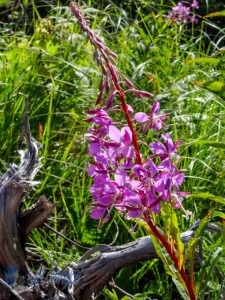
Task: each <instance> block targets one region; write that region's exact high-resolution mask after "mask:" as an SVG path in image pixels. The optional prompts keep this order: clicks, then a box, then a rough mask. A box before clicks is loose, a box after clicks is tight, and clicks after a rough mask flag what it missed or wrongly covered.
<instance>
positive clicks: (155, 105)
mask: <svg viewBox="0 0 225 300" xmlns="http://www.w3.org/2000/svg"><path fill="white" fill-rule="evenodd" d="M159 109H160V104H159V102H158V101H155V102H154V103H153V105H152V111H151V114H156V113H158V112H159Z"/></svg>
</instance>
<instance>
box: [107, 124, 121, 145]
mask: <svg viewBox="0 0 225 300" xmlns="http://www.w3.org/2000/svg"><path fill="white" fill-rule="evenodd" d="M109 137H110V139H111V140H113V141H115V142H117V143H120V139H121V133H120V130H119V129H118V128H117V127H116V126H114V125H110V126H109Z"/></svg>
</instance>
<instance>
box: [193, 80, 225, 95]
mask: <svg viewBox="0 0 225 300" xmlns="http://www.w3.org/2000/svg"><path fill="white" fill-rule="evenodd" d="M193 84H196V85H197V86H199V87H201V88H204V89H206V90H208V91H210V92H211V93H213V94H215V95H217V96H219V97H221V98H222V99H223V100H225V83H224V82H222V81H218V80H216V81H211V80H210V81H205V82H201V81H193Z"/></svg>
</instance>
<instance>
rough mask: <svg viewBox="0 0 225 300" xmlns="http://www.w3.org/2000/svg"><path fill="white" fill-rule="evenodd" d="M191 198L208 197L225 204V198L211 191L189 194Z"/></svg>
mask: <svg viewBox="0 0 225 300" xmlns="http://www.w3.org/2000/svg"><path fill="white" fill-rule="evenodd" d="M189 198H200V199H207V200H211V201H214V202H217V203H221V204H225V199H224V198H223V197H220V196H216V195H213V194H211V193H194V194H191V195H190V196H189Z"/></svg>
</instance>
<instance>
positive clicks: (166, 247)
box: [145, 216, 196, 300]
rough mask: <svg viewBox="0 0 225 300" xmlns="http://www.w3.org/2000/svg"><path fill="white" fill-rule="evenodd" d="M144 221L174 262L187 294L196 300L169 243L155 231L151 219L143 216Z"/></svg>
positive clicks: (191, 286)
mask: <svg viewBox="0 0 225 300" xmlns="http://www.w3.org/2000/svg"><path fill="white" fill-rule="evenodd" d="M145 220H146V222H147V223H148V226H149V227H150V229H151V231H152V233H153V234H154V236H155V237H156V238H157V239H158V240H159V241H160V242H161V244H162V245H163V246H164V247H165V249H166V251H167V253H168V254H169V256H170V258H171V259H172V261H173V262H174V265H175V266H176V268H177V270H178V271H179V273H180V275H181V277H182V279H183V281H184V283H185V285H186V288H187V291H188V294H189V296H190V299H191V300H196V297H195V292H194V287H193V285H192V283H191V282H190V280H189V278H188V276H187V274H186V272H185V270H184V267H183V266H179V261H178V258H177V256H176V254H175V252H174V250H173V249H171V245H170V243H169V242H168V241H167V240H166V239H165V237H164V236H163V235H162V233H161V232H160V231H159V230H158V229H157V227H156V226H155V225H154V224H153V223H152V221H151V219H150V218H149V217H148V216H145Z"/></svg>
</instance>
